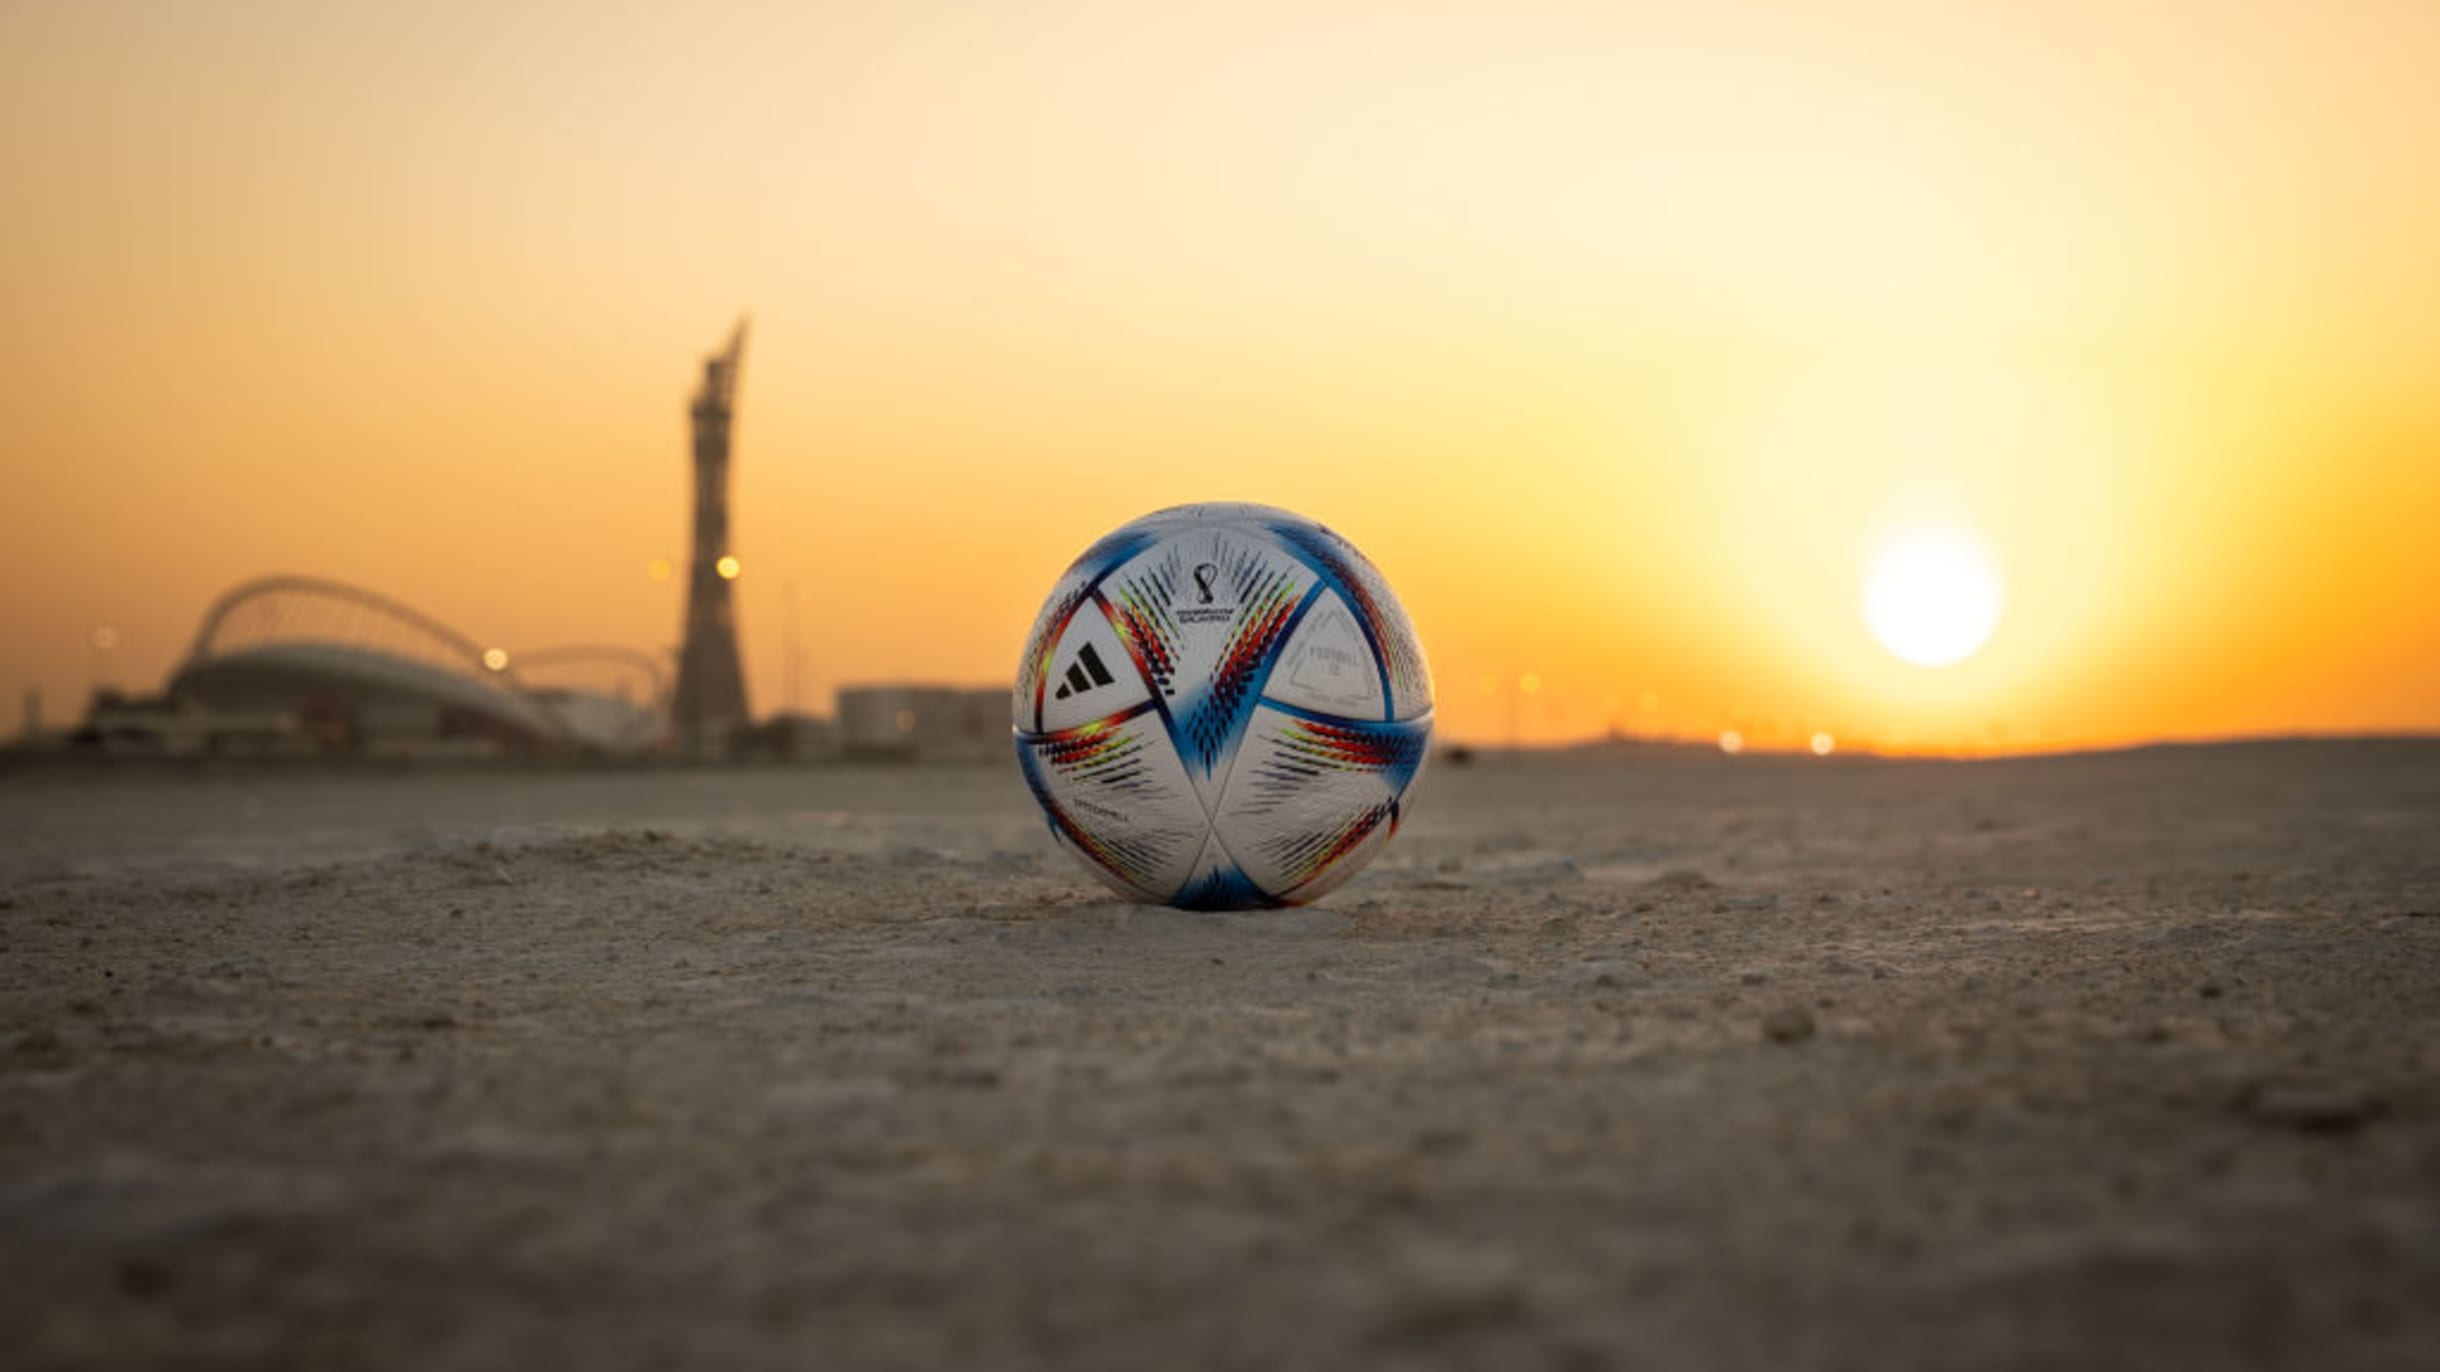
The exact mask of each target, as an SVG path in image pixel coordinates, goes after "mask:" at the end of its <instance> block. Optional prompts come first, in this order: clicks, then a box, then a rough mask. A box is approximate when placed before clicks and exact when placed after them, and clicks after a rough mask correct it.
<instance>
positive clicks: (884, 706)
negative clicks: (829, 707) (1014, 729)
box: [838, 685, 1009, 762]
mask: <svg viewBox="0 0 2440 1372" xmlns="http://www.w3.org/2000/svg"><path fill="white" fill-rule="evenodd" d="M838 739H839V753H840V755H841V756H842V757H844V758H846V759H848V760H849V761H864V762H881V761H893V762H987V761H993V760H996V759H1000V758H1005V757H1007V756H1008V755H1009V751H1008V750H1009V743H1008V688H1007V687H1006V686H913V685H909V686H842V687H840V688H839V720H838Z"/></svg>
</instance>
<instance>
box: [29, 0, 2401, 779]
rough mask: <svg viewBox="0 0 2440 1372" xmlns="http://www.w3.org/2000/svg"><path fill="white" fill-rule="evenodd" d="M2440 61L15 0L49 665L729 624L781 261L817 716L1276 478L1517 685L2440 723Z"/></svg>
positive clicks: (779, 322) (1446, 717)
mask: <svg viewBox="0 0 2440 1372" xmlns="http://www.w3.org/2000/svg"><path fill="white" fill-rule="evenodd" d="M393 9H394V10H395V12H391V11H392V10H393ZM1731 11H1733V13H1730V12H1731ZM1969 11H1970V12H1971V13H1970V15H1969V14H1968V13H1967V12H1969ZM2434 53H2440V8H2435V7H2433V6H2431V5H2429V4H2427V3H2422V2H2421V0H2397V3H2357V4H2325V5H2302V4H2269V3H2262V4H2248V3H2244V2H2243V0H2214V2H2213V3H2153V4H2147V5H2139V6H2126V5H2120V4H2090V5H2084V4H2067V3H2058V0H2025V3H2021V4H1980V5H1959V6H1936V5H1928V4H1897V3H1887V4H1846V5H1838V4H1825V3H1808V2H1806V0H1786V3H1783V4H1748V5H1739V6H1716V5H1701V4H1686V5H1631V4H1617V3H1605V4H1590V3H1588V4H1582V5H1558V4H1533V3H1505V4H1484V5H1479V6H1476V5H1455V4H1452V5H1418V4H1411V3H1399V4H1379V5H1328V6H1315V5H1281V6H1269V5H1260V4H1243V3H1240V4H1230V5H1226V6H1212V7H1209V8H1208V9H1201V8H1194V7H1186V6H1166V5H1142V4H1109V5H1089V6H1018V5H1010V6H982V7H977V6H938V7H935V6H927V5H919V4H908V3H885V4H871V5H857V6H849V5H829V6H821V5H806V4H800V3H771V4H765V5H734V6H719V5H691V6H668V5H662V4H650V5H646V4H634V5H610V4H603V3H576V2H573V0H572V2H570V3H553V4H523V5H503V4H468V5H464V6H444V5H414V6H399V7H380V8H376V7H371V6H333V5H328V4H321V3H295V4H230V5H209V6H207V5H191V4H174V3H173V4H158V5H135V4H114V3H62V4H43V3H35V4H31V5H15V6H11V7H9V8H8V9H7V10H6V11H5V13H0V170H4V172H5V184H6V186H7V188H8V192H7V198H8V208H7V212H6V213H5V214H0V302H5V306H6V309H5V317H4V318H0V416H4V417H5V423H6V428H5V431H4V437H0V445H4V446H0V452H4V453H5V461H6V463H7V471H6V492H7V494H6V497H5V500H4V501H0V536H4V537H5V539H6V542H7V546H8V548H9V550H10V553H11V555H10V556H9V557H8V558H6V559H5V561H4V562H0V578H5V582H4V583H0V584H4V585H5V594H4V595H0V688H6V689H9V690H10V691H11V692H12V694H13V693H14V691H15V690H16V689H17V688H20V687H40V688H41V690H42V691H43V693H44V697H45V700H46V710H47V712H48V714H49V715H50V717H51V719H52V720H53V721H54V722H57V721H58V720H60V719H62V718H64V717H65V716H67V715H69V714H70V713H72V712H73V711H74V710H75V709H77V708H79V706H80V705H81V700H82V697H83V694H84V691H85V689H86V687H87V685H88V683H89V682H90V681H91V680H92V679H93V678H94V676H95V675H96V674H97V673H98V674H99V675H100V676H101V677H102V678H104V679H107V680H110V681H115V682H119V683H121V684H126V685H131V686H138V687H150V686H153V685H156V684H158V683H159V681H160V680H161V678H162V677H163V675H164V674H165V673H166V672H167V671H168V670H169V669H170V668H171V667H172V665H173V664H174V662H175V661H176V659H177V657H178V655H179V654H180V653H181V652H182V651H183V649H184V647H185V641H186V639H187V637H188V636H189V635H190V634H191V633H192V632H193V629H194V626H195V622H196V620H197V619H198V617H199V616H200V615H201V613H202V611H203V609H204V607H205V605H206V603H207V602H208V601H209V600H210V599H211V597H212V596H213V595H214V594H216V593H217V592H218V591H219V590H220V589H222V588H223V587H225V586H226V585H228V584H230V583H232V582H234V581H237V580H239V579H241V578H244V577H248V576H251V575H255V574H259V573H264V572H270V571H301V572H313V573H320V574H324V575H329V576H334V577H338V578H341V579H344V580H349V581H354V582H358V583H361V584H364V585H366V586H370V587H373V588H376V589H379V590H382V591H385V592H387V593H389V594H392V595H395V596H397V597H399V598H401V599H404V600H406V601H408V602H410V603H412V604H414V605H416V606H418V607H420V608H422V609H424V610H426V611H429V612H430V613H432V614H434V615H436V616H437V617H439V618H441V619H442V620H444V621H446V622H448V623H450V624H452V625H454V626H456V627H458V628H459V629H461V630H463V631H465V632H466V633H467V634H469V635H470V636H472V637H475V638H477V639H479V640H481V641H484V642H496V643H500V644H503V645H505V646H508V647H510V648H512V649H513V648H520V647H536V646H542V645H544V644H548V643H553V642H613V643H627V644H634V645H637V646H646V647H662V646H666V645H668V644H669V643H670V642H671V641H672V640H673V639H674V637H675V635H676V632H677V627H678V620H679V609H680V607H679V603H678V594H679V592H678V589H677V587H678V584H679V583H677V582H675V581H669V582H656V581H653V580H651V579H649V578H648V576H647V575H646V567H647V565H648V563H649V562H650V561H651V560H652V559H653V558H655V557H668V558H673V559H682V558H683V557H684V555H685V551H686V549H685V529H686V518H687V516H686V510H685V507H684V500H685V495H686V490H687V484H686V482H687V475H686V468H685V451H686V450H685V432H684V400H685V396H686V392H687V390H688V388H689V387H690V386H691V385H692V384H693V381H694V377H695V369H696V366H697V361H698V358H699V357H700V356H701V354H702V353H703V352H705V351H707V350H709V349H710V348H711V347H713V346H714V345H715V344H717V343H718V342H719V341H720V339H721V338H722V337H724V336H725V334H726V332H727V329H728V327H729V325H730V323H731V321H732V319H733V317H734V316H735V314H736V313H737V312H738V311H740V310H741V309H750V310H751V311H752V312H753V315H754V321H755V322H754V330H755V331H754V336H753V343H752V347H751V351H750V353H749V356H748V359H747V363H746V369H745V376H744V384H743V395H742V402H741V413H740V419H739V425H738V462H737V499H738V516H737V534H738V547H737V552H738V553H739V555H740V557H741V558H742V559H743V561H744V564H745V569H746V570H745V576H744V578H743V579H742V580H741V582H740V583H739V586H740V596H741V604H742V613H743V616H744V627H745V653H746V660H747V670H748V672H749V675H750V678H751V687H752V690H753V693H754V697H755V702H756V705H757V707H758V708H763V709H767V708H771V707H774V706H777V705H778V704H780V703H782V683H783V681H784V679H785V677H786V660H785V659H786V653H785V651H784V645H785V642H786V639H787V626H786V620H785V603H786V601H785V596H784V588H785V587H787V586H788V585H790V584H791V583H793V584H794V585H795V587H796V588H797V600H798V607H799V608H798V616H797V637H798V640H799V642H800V643H801V645H802V646H801V658H800V661H801V672H800V685H799V691H798V694H799V699H800V701H801V702H802V703H803V704H805V705H808V706H813V707H821V708H826V706H827V702H828V697H829V690H830V688H831V686H833V685H834V684H836V683H838V682H841V681H857V680H872V679H879V678H891V677H899V676H916V677H924V678H932V679H948V680H968V681H992V680H1001V679H1005V678H1006V677H1007V676H1008V674H1009V673H1010V672H1011V671H1012V670H1013V662H1014V659H1015V655H1016V652H1017V648H1018V644H1019V640H1020V637H1021V636H1022V634H1023V632H1024V630H1025V627H1026V625H1027V624H1028V623H1029V621H1030V619H1031V615H1032V612H1033V610H1034V607H1035V604H1036V602H1037V600H1038V599H1039V597H1040V596H1041V594H1042V593H1043V592H1044V590H1045V589H1046V588H1047V587H1048V585H1049V583H1050V582H1051V580H1052V579H1053V578H1054V577H1055V576H1056V574H1057V573H1058V571H1059V570H1060V568H1061V567H1062V566H1064V564H1065V563H1066V561H1067V560H1068V558H1069V557H1071V556H1072V555H1073V554H1074V553H1075V552H1076V551H1077V550H1079V549H1080V548H1081V547H1082V546H1083V545H1084V544H1085V543H1087V542H1088V541H1090V540H1091V539H1092V538H1093V537H1094V536H1095V535H1097V534H1098V533H1100V532H1102V531H1103V530H1104V529H1106V528H1108V527H1110V526H1112V525H1115V524H1118V523H1120V522H1123V521H1124V520H1126V519H1128V518H1131V517H1133V516H1134V515H1136V514H1139V513H1142V512H1144V511H1146V510H1149V509H1151V508H1154V507H1157V506H1161V505H1166V504H1172V503H1176V502H1179V501H1184V500H1195V499H1213V498H1234V499H1250V500H1259V501H1264V502H1268V503H1273V504H1280V505H1286V506H1289V507H1291V508H1295V509H1298V510H1301V511H1303V512H1305V513H1307V514H1310V515H1313V516H1315V517H1317V518H1319V519H1322V520H1323V521H1325V522H1327V523H1329V524H1331V525H1333V526H1334V527H1336V528H1338V529H1339V530H1340V531H1341V532H1343V533H1346V534H1347V535H1349V536H1350V537H1351V538H1353V539H1355V540H1356V542H1357V543H1358V544H1359V545H1360V546H1362V547H1364V548H1365V549H1366V550H1367V551H1368V552H1369V553H1370V554H1371V555H1372V557H1373V559H1374V560H1375V561H1376V562H1377V563H1378V564H1380V566H1381V567H1382V568H1383V569H1384V571H1386V572H1387V573H1388V575H1389V576H1390V578H1391V579H1392V581H1393V583H1394V584H1395V585H1396V586H1397V587H1398V588H1399V590H1400V593H1401V595H1402V597H1403V598H1404V599H1405V601H1406V603H1407V606H1408V608H1409V610H1410V611H1411V613H1412V614H1413V616H1414V618H1415V620H1416V622H1417V624H1418V627H1419V628H1420V630H1421V631H1422V633H1423V635H1424V640H1425V644H1426V647H1427V649H1428V651H1429V653H1430V655H1431V658H1432V661H1433V665H1434V667H1435V669H1436V671H1437V674H1438V677H1439V683H1440V691H1441V719H1442V722H1443V725H1444V727H1445V729H1446V730H1447V731H1448V733H1449V734H1451V735H1452V736H1456V737H1470V738H1477V739H1492V740H1496V739H1499V738H1502V737H1505V736H1506V733H1507V731H1508V729H1509V728H1510V721H1511V718H1512V715H1513V718H1514V720H1515V722H1516V727H1517V728H1518V729H1519V731H1520V732H1521V733H1522V734H1523V735H1524V736H1525V737H1527V738H1530V739H1537V740H1540V739H1559V738H1567V737H1580V736H1585V735H1590V734H1597V733H1599V732H1601V731H1602V730H1604V729H1605V728H1607V727H1609V726H1610V725H1612V724H1613V723H1614V724H1617V725H1619V726H1621V727H1624V728H1627V729H1630V730H1634V731H1637V732H1653V733H1672V734H1678V735H1682V736H1687V737H1698V738H1706V739H1708V738H1711V737H1714V736H1715V735H1717V733H1718V732H1719V731H1720V730H1722V729H1723V728H1731V727H1734V728H1738V729H1740V730H1741V731H1743V732H1744V733H1745V734H1746V735H1747V736H1748V737H1750V738H1752V739H1754V740H1755V741H1756V742H1757V743H1760V744H1765V745H1771V746H1779V745H1784V744H1787V743H1789V742H1792V741H1795V740H1800V739H1803V738H1805V737H1807V736H1809V735H1810V734H1811V733H1812V732H1814V731H1816V730H1821V731H1827V732H1830V733H1833V734H1835V735H1837V736H1838V737H1839V739H1840V740H1841V741H1842V744H1843V745H1844V744H1860V745H1879V746H1892V747H1906V748H1926V749H1938V750H1968V751H1971V750H1984V749H1991V748H2001V749H2012V748H2045V747H2058V746H2067V745H2074V744H2086V743H2110V742H2123V741H2131V740H2138V739H2152V738H2169V737H2202V736H2218V735H2226V734H2232V733H2261V732H2286V731H2359V730H2400V729H2418V730H2428V729H2434V728H2440V535H2436V533H2435V524H2436V522H2440V249H2435V246H2434V245H2435V244H2440V176H2436V175H2434V171H2433V169H2434V168H2440V83H2436V82H2434V81H2433V80H2432V55H2433V54H2434ZM1910 519H1911V520H1918V521H1921V520H1930V521H1932V522H1934V523H1935V524H1938V525H1940V526H1942V527H1949V528H1957V529H1963V530H1965V531H1967V532H1968V533H1970V534H1971V535H1972V536H1973V537H1974V538H1976V539H1977V540H1980V541H1981V542H1982V543H1984V544H1985V545H1987V546H1988V548H1989V549H1990V551H1991V554H1992V556H1993V558H1994V560H1995V561H1996V563H1997V566H1998V570H1999V573H2000V576H2001V578H2002V581H2003V584H2004V588H2005V608H2004V611H2003V613H2002V615H2001V618H2000V620H1999V624H1998V629H1997V631H1996V633H1995V634H1994V635H1993V637H1992V638H1991V640H1990V642H1989V643H1988V645H1987V646H1986V647H1984V648H1983V649H1982V650H1981V651H1980V652H1978V653H1975V654H1974V655H1973V656H1971V657H1968V658H1966V659H1965V660H1964V661H1962V662H1960V663H1958V664H1957V665H1955V666H1952V667H1946V668H1938V669H1927V668H1923V667H1917V666H1913V665H1909V664H1907V663H1905V662H1901V661H1899V660H1898V659H1897V658H1896V657H1894V656H1892V655H1891V654H1890V653H1889V652H1888V651H1886V650H1885V649H1884V648H1882V647H1881V646H1880V645H1879V644H1878V643H1876V642H1875V641H1874V639H1873V637H1872V635H1871V634H1870V632H1869V631H1868V630H1867V628H1866V626H1865V622H1864V619H1863V617H1862V613H1861V611H1860V609H1859V595H1860V590H1859V587H1860V583H1861V578H1862V575H1863V567H1864V566H1865V563H1866V560H1867V559H1868V558H1869V557H1870V555H1871V553H1872V550H1873V548H1874V546H1875V540H1876V539H1878V538H1881V537H1883V536H1885V534H1886V532H1887V531H1888V529H1890V528H1891V527H1893V521H1898V522H1903V521H1905V520H1910ZM101 625H108V626H110V627H112V628H113V629H114V630H115V631H116V633H117V636H118V642H117V645H116V646H115V647H113V648H111V649H109V650H107V651H106V652H97V651H96V650H94V649H93V648H92V647H91V646H89V645H90V638H91V635H92V631H93V629H94V628H95V627H96V626H101ZM1526 672H1531V673H1533V674H1534V675H1535V676H1536V677H1537V678H1538V680H1539V682H1540V689H1539V690H1538V691H1537V692H1535V693H1533V694H1532V695H1530V696H1522V697H1519V696H1518V695H1517V693H1516V692H1515V690H1514V686H1513V683H1514V682H1515V681H1516V680H1517V679H1518V678H1519V676H1520V675H1521V674H1523V673H1526Z"/></svg>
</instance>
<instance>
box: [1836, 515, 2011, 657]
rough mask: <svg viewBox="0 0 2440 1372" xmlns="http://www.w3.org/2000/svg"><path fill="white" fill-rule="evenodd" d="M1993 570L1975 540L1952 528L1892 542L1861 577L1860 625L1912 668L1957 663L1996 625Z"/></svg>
mask: <svg viewBox="0 0 2440 1372" xmlns="http://www.w3.org/2000/svg"><path fill="white" fill-rule="evenodd" d="M2000 600H2001V595H2000V578H1999V571H1998V569H1997V568H1996V567H1994V566H1993V565H1992V562H1991V555H1990V553H1989V551H1988V550H1987V549H1986V548H1985V547H1984V546H1983V544H1982V541H1981V540H1980V539H1977V538H1975V537H1973V536H1972V535H1970V534H1965V533H1960V532H1958V531H1956V530H1952V529H1929V530H1916V531H1910V532H1907V533H1902V534H1897V535H1894V536H1892V537H1890V538H1888V539H1886V540H1885V541H1883V542H1882V544H1881V546H1880V547H1879V548H1878V549H1876V550H1875V551H1874V554H1873V558H1872V563H1871V565H1870V566H1869V567H1868V568H1866V570H1865V572H1864V622H1865V623H1866V624H1867V625H1869V626H1870V627H1871V629H1872V636H1873V637H1874V638H1875V639H1877V640H1879V641H1880V644H1881V646H1882V647H1884V648H1887V649H1888V650H1889V651H1890V652H1892V653H1894V654H1896V655H1897V656H1898V657H1900V658H1902V659H1904V660H1906V661H1908V662H1911V663H1913V664H1915V665H1916V666H1918V667H1946V666H1948V665H1950V664H1951V663H1955V662H1961V661H1964V660H1965V659H1966V658H1968V657H1970V656H1972V655H1973V653H1974V651H1975V650H1976V649H1978V648H1980V647H1982V646H1983V644H1984V643H1986V642H1988V641H1990V638H1991V631H1992V630H1993V629H1995V628H1997V627H1998V626H1999V611H2000Z"/></svg>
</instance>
